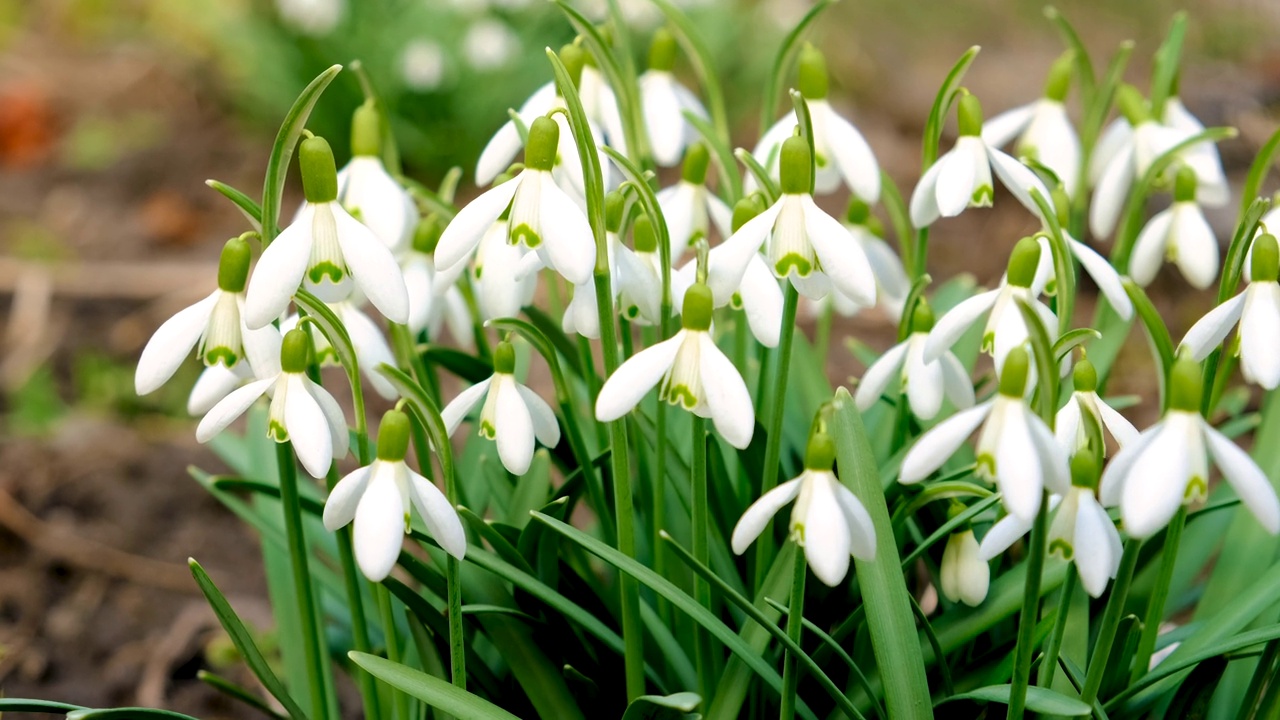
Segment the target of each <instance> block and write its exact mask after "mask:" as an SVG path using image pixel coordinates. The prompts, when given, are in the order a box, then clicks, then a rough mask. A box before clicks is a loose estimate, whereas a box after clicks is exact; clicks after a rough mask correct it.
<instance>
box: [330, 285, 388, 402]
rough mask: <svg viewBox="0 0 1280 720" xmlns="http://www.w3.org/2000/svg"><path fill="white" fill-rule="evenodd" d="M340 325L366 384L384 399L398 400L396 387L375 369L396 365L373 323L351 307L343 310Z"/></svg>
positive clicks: (385, 341)
mask: <svg viewBox="0 0 1280 720" xmlns="http://www.w3.org/2000/svg"><path fill="white" fill-rule="evenodd" d="M342 323H343V324H344V325H346V327H347V334H348V335H349V336H350V337H351V344H352V345H353V346H354V347H355V350H356V357H357V361H358V362H359V364H360V369H361V370H362V371H363V372H364V374H365V377H366V378H368V380H369V384H370V385H373V389H374V390H375V391H376V392H377V393H378V394H379V395H381V396H382V397H383V398H384V399H386V400H395V399H396V398H397V397H399V393H397V392H396V386H395V385H392V384H391V381H390V380H387V378H386V376H385V375H383V374H382V373H381V372H379V371H378V367H379V366H381V365H383V364H386V365H390V366H392V367H395V366H396V359H395V355H393V354H392V352H391V346H390V345H388V344H387V339H386V338H385V337H383V335H382V331H381V330H379V329H378V326H377V325H375V324H374V323H373V320H370V319H369V316H368V315H365V314H364V313H362V312H360V311H359V310H357V309H356V308H355V307H354V306H351V305H347V306H346V307H345V308H344V309H343V312H342Z"/></svg>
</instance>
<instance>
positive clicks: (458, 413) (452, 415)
mask: <svg viewBox="0 0 1280 720" xmlns="http://www.w3.org/2000/svg"><path fill="white" fill-rule="evenodd" d="M492 382H493V378H492V377H489V378H485V379H484V380H481V381H480V382H478V383H476V384H475V385H472V386H471V387H469V388H467V389H466V390H463V391H462V392H460V393H458V397H456V398H454V399H453V400H451V401H450V402H449V404H448V405H445V406H444V410H442V411H441V412H440V419H442V420H444V431H445V434H447V435H453V433H454V431H455V430H457V429H458V426H459V425H461V424H462V420H463V419H464V418H466V416H467V414H468V413H470V412H471V411H472V409H474V408H475V406H476V405H479V404H480V401H481V400H483V399H484V397H485V394H486V393H488V392H489V385H490V384H491V383H492Z"/></svg>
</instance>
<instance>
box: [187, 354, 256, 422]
mask: <svg viewBox="0 0 1280 720" xmlns="http://www.w3.org/2000/svg"><path fill="white" fill-rule="evenodd" d="M250 377H252V375H249V374H241V373H240V372H237V371H235V370H228V369H227V368H226V366H224V365H221V364H218V365H211V366H210V367H207V368H205V369H204V372H202V373H200V377H198V378H196V384H195V385H193V386H192V387H191V395H189V396H188V397H187V414H188V415H191V416H196V415H204V414H205V413H207V412H209V411H210V410H212V409H213V406H214V405H217V404H218V401H219V400H221V399H222V398H224V397H226V396H228V395H230V394H231V392H232V391H233V390H235V389H236V388H238V387H240V383H241V382H243V381H244V380H246V379H248V378H250Z"/></svg>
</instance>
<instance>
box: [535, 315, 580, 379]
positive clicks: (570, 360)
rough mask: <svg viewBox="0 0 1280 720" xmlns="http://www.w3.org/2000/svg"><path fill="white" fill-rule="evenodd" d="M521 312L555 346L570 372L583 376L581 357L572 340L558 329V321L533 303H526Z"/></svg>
mask: <svg viewBox="0 0 1280 720" xmlns="http://www.w3.org/2000/svg"><path fill="white" fill-rule="evenodd" d="M522 312H523V313H524V314H525V317H527V318H529V322H530V323H531V324H532V325H533V326H534V327H536V328H537V329H538V331H539V332H541V333H542V336H543V337H545V338H546V339H547V340H548V341H549V342H550V343H551V344H552V345H554V346H555V348H556V350H557V351H558V352H559V353H560V358H561V359H562V360H563V361H564V364H565V365H566V366H567V367H568V368H569V370H570V372H572V373H573V374H574V375H577V376H578V377H584V375H583V374H582V373H583V367H582V359H581V358H580V357H578V349H577V347H575V346H574V344H573V341H572V340H570V339H569V336H568V335H565V334H564V331H563V330H561V329H560V321H559V320H556V319H555V318H553V317H551V316H550V315H548V314H547V312H546V311H545V310H542V309H541V308H537V307H534V306H533V305H526V306H525V307H524V308H523V309H522Z"/></svg>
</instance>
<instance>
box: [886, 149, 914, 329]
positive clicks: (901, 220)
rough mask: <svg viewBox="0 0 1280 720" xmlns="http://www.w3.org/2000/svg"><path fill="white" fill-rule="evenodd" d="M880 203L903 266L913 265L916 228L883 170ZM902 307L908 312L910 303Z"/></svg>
mask: <svg viewBox="0 0 1280 720" xmlns="http://www.w3.org/2000/svg"><path fill="white" fill-rule="evenodd" d="M880 203H881V204H882V205H884V211H885V214H886V215H888V216H889V224H890V225H892V226H893V234H894V235H896V236H897V238H898V252H899V253H900V254H901V255H902V265H903V267H908V268H910V267H915V261H914V260H913V258H912V257H911V253H912V252H914V248H913V247H912V246H911V241H912V239H914V238H915V236H916V229H915V228H914V227H912V226H911V214H910V213H909V212H907V203H906V201H905V200H903V199H902V191H901V190H899V189H898V183H897V182H895V181H894V179H893V177H891V176H890V175H889V173H887V172H885V171H884V170H881V171H880ZM903 307H904V308H905V309H904V310H903V313H904V314H905V313H908V312H910V308H911V306H910V305H905V306H903Z"/></svg>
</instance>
